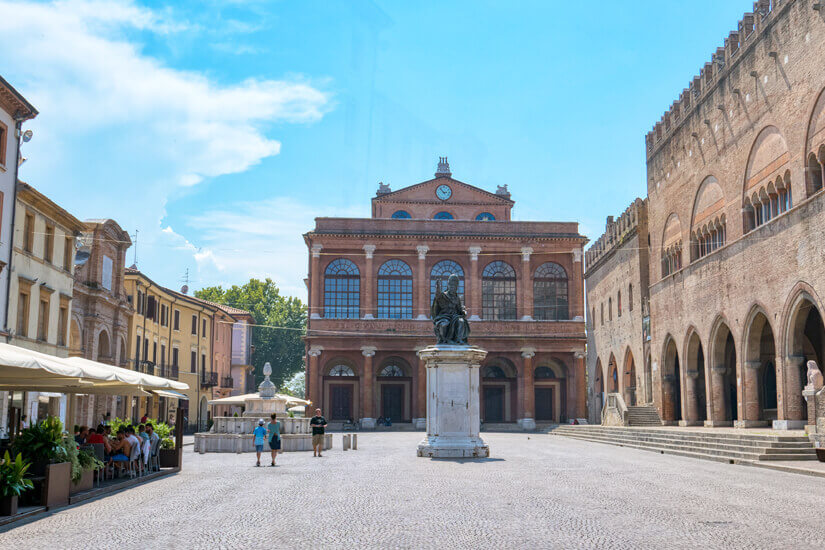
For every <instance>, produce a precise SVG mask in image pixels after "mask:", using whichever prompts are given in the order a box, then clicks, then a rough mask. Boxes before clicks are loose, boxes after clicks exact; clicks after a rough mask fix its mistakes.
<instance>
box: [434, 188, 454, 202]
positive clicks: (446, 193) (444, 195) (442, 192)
mask: <svg viewBox="0 0 825 550" xmlns="http://www.w3.org/2000/svg"><path fill="white" fill-rule="evenodd" d="M452 194H453V190H452V189H450V186H449V185H439V186H438V188H437V189H436V190H435V196H437V197H438V198H439V199H441V200H443V201H446V200H447V199H449V198H450V196H452Z"/></svg>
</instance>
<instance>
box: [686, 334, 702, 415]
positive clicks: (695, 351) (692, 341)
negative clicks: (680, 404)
mask: <svg viewBox="0 0 825 550" xmlns="http://www.w3.org/2000/svg"><path fill="white" fill-rule="evenodd" d="M685 390H686V391H685V399H686V400H687V401H686V403H685V404H686V407H685V412H686V418H685V422H686V423H687V424H688V425H696V424H704V422H705V420H706V419H707V394H706V391H705V353H704V350H703V349H702V342H701V341H700V340H699V335H698V334H697V333H696V331H695V330H694V331H691V335H690V337H689V338H688V344H687V369H686V370H685Z"/></svg>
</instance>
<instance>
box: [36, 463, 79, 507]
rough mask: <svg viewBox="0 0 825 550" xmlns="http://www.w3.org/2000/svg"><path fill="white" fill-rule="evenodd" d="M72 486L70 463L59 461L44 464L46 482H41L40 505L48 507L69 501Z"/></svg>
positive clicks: (63, 504)
mask: <svg viewBox="0 0 825 550" xmlns="http://www.w3.org/2000/svg"><path fill="white" fill-rule="evenodd" d="M71 486H72V463H71V462H59V463H57V464H48V465H46V482H45V483H44V484H43V502H42V505H43V506H46V507H48V508H51V507H53V506H65V505H66V504H68V503H69V491H70V490H71Z"/></svg>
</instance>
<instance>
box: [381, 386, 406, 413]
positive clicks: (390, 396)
mask: <svg viewBox="0 0 825 550" xmlns="http://www.w3.org/2000/svg"><path fill="white" fill-rule="evenodd" d="M381 416H383V417H384V418H389V419H390V420H392V421H393V422H401V421H402V419H403V418H404V386H403V385H401V384H382V385H381Z"/></svg>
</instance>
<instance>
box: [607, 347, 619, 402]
mask: <svg viewBox="0 0 825 550" xmlns="http://www.w3.org/2000/svg"><path fill="white" fill-rule="evenodd" d="M605 382H606V383H607V384H606V385H607V393H619V392H620V391H621V389H622V380H621V377H620V376H619V365H618V363H617V362H616V356H615V355H613V353H611V354H610V358H609V359H608V361H607V378H606V379H605Z"/></svg>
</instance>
